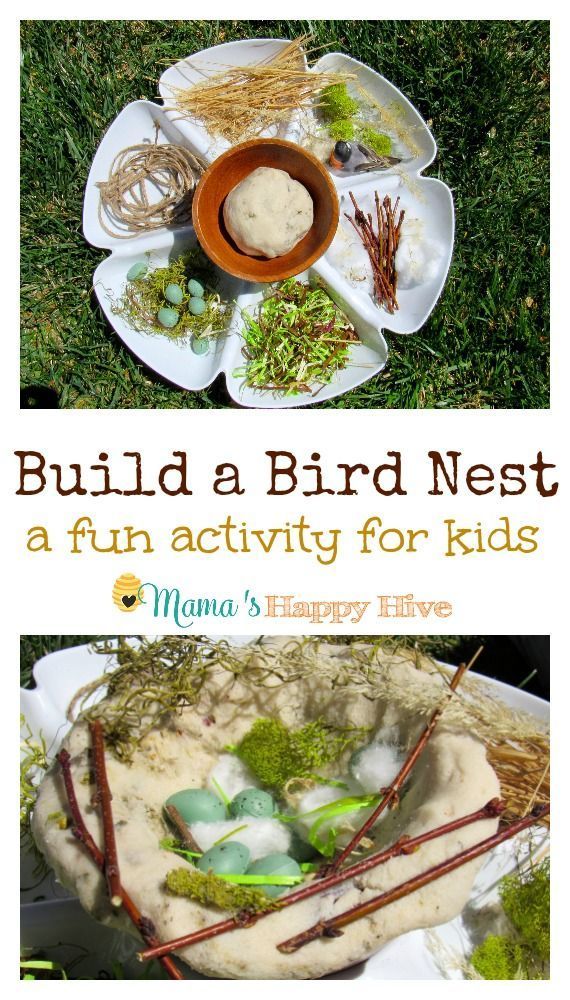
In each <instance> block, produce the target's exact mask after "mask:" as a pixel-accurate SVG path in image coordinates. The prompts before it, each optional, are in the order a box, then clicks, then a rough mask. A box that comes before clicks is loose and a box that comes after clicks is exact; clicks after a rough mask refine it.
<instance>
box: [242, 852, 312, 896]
mask: <svg viewBox="0 0 570 1000" xmlns="http://www.w3.org/2000/svg"><path fill="white" fill-rule="evenodd" d="M247 874H248V875H300V874H301V869H300V868H299V865H298V864H297V862H296V861H295V860H294V859H293V858H290V857H289V855H288V854H267V855H266V856H265V857H264V858H259V859H258V860H257V861H254V862H253V864H251V865H250V866H249V868H248V869H247ZM255 888H256V889H261V891H262V892H264V893H265V895H266V896H271V897H272V898H273V897H275V896H280V895H281V893H282V892H285V890H286V889H289V888H290V886H287V885H256V886H255Z"/></svg>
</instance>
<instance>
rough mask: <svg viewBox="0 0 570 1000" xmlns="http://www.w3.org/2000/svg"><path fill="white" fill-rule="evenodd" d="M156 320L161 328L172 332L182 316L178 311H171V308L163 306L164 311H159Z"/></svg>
mask: <svg viewBox="0 0 570 1000" xmlns="http://www.w3.org/2000/svg"><path fill="white" fill-rule="evenodd" d="M156 318H157V320H158V322H159V323H160V325H161V326H164V327H166V329H167V330H172V328H173V327H174V326H176V324H177V323H178V320H179V319H180V316H179V313H178V311H177V310H176V309H171V308H170V307H169V306H163V307H162V309H159V310H158V312H157V314H156Z"/></svg>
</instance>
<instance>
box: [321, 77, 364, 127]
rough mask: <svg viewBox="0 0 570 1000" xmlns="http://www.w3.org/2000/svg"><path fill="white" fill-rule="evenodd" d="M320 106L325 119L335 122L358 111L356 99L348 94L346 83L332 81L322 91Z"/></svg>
mask: <svg viewBox="0 0 570 1000" xmlns="http://www.w3.org/2000/svg"><path fill="white" fill-rule="evenodd" d="M320 107H321V111H322V114H323V117H324V119H325V121H327V122H337V121H339V120H340V119H343V120H344V119H347V118H352V117H353V116H354V115H355V114H356V113H357V111H358V101H355V100H354V98H353V97H351V96H350V94H349V93H348V91H347V89H346V83H333V84H331V86H330V87H325V89H324V90H323V91H322V93H321V97H320Z"/></svg>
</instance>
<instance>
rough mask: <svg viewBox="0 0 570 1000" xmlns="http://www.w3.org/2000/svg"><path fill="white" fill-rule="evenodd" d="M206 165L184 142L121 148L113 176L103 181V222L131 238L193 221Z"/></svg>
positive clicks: (108, 230)
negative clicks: (198, 186)
mask: <svg viewBox="0 0 570 1000" xmlns="http://www.w3.org/2000/svg"><path fill="white" fill-rule="evenodd" d="M205 169H206V164H205V163H204V162H203V161H202V160H200V159H199V158H198V157H197V156H194V154H193V153H191V152H190V150H188V149H185V148H184V147H183V146H175V145H172V144H166V145H159V144H158V143H156V142H155V143H153V144H152V145H148V144H147V143H140V144H139V145H136V146H127V148H126V149H122V150H121V152H120V153H117V155H116V157H115V159H114V160H113V162H112V164H111V169H110V171H109V176H108V178H107V180H106V181H98V182H97V187H98V188H99V222H100V223H101V226H102V227H103V229H104V230H105V232H106V233H108V234H109V236H115V237H117V238H118V239H130V238H131V237H132V236H133V234H134V235H136V234H137V233H145V232H148V231H149V230H152V229H160V228H161V227H162V226H168V225H182V224H183V223H185V222H188V221H189V220H190V219H191V218H192V196H193V194H194V188H195V187H196V184H197V183H198V180H199V179H200V177H201V175H202V173H203V171H204V170H205ZM149 187H150V188H154V193H153V192H152V191H151V190H149ZM157 191H158V192H159V195H160V197H159V198H158V200H156V197H155V196H156V192H157ZM153 199H154V200H153ZM111 225H112V226H113V228H111Z"/></svg>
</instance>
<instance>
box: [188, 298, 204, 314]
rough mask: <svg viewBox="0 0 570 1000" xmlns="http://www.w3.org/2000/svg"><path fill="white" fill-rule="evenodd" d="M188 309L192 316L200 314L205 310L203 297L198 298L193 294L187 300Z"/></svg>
mask: <svg viewBox="0 0 570 1000" xmlns="http://www.w3.org/2000/svg"><path fill="white" fill-rule="evenodd" d="M188 309H189V311H190V312H191V313H192V315H193V316H201V315H202V313H205V312H206V303H205V302H204V299H199V298H198V296H197V295H193V296H192V298H191V299H190V301H189V302H188Z"/></svg>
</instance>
